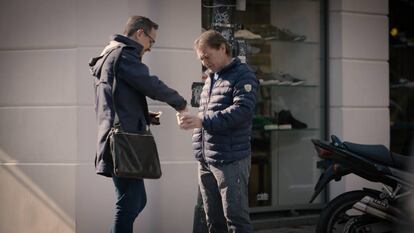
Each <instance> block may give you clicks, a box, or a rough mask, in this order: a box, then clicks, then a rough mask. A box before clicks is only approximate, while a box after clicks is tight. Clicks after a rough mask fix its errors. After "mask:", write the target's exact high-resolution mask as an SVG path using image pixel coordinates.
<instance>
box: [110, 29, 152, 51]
mask: <svg viewBox="0 0 414 233" xmlns="http://www.w3.org/2000/svg"><path fill="white" fill-rule="evenodd" d="M111 40H114V41H117V42H120V43H123V44H125V45H127V46H132V47H134V48H136V49H137V50H138V54H141V51H142V50H143V49H144V47H143V46H142V45H141V44H140V43H138V42H136V41H134V40H132V39H130V38H128V37H126V36H123V35H119V34H115V35H113V36H112V37H111Z"/></svg>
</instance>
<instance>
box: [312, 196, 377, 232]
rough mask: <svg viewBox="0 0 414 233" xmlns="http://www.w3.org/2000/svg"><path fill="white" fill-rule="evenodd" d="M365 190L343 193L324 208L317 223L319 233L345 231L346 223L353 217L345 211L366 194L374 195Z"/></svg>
mask: <svg viewBox="0 0 414 233" xmlns="http://www.w3.org/2000/svg"><path fill="white" fill-rule="evenodd" d="M372 195H373V194H372V193H368V192H367V191H364V190H357V191H351V192H346V193H343V194H341V195H339V196H337V197H336V198H334V199H333V200H332V201H330V202H329V203H328V205H327V206H326V207H325V208H323V210H322V212H321V215H320V218H319V221H318V223H317V225H316V232H318V233H338V232H343V231H344V228H345V225H346V223H347V222H348V221H349V220H350V219H351V217H350V216H348V215H347V214H346V213H345V212H346V211H347V210H349V209H351V208H352V206H353V205H354V204H355V203H356V202H358V201H359V200H361V199H362V198H363V197H365V196H372Z"/></svg>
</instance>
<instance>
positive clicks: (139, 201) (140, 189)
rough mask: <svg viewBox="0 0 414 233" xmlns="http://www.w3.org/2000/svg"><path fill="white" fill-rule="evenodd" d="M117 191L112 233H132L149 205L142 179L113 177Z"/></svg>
mask: <svg viewBox="0 0 414 233" xmlns="http://www.w3.org/2000/svg"><path fill="white" fill-rule="evenodd" d="M112 180H113V182H114V185H115V191H116V208H115V220H114V225H113V226H112V230H111V232H112V233H132V231H133V226H134V221H135V219H136V218H137V217H138V214H139V213H141V211H142V210H143V209H144V207H145V204H146V203H147V195H146V193H145V185H144V181H143V180H142V179H130V178H120V177H115V176H113V177H112Z"/></svg>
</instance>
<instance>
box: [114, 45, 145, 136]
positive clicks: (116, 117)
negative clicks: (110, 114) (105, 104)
mask: <svg viewBox="0 0 414 233" xmlns="http://www.w3.org/2000/svg"><path fill="white" fill-rule="evenodd" d="M125 46H126V45H125V44H121V45H120V46H117V47H116V48H115V49H114V50H116V49H118V48H120V51H119V52H118V54H116V57H115V60H114V65H113V74H114V79H113V82H112V106H113V107H114V111H115V118H114V123H113V127H114V128H119V126H120V121H119V117H118V114H117V110H116V104H115V91H116V87H117V75H116V71H117V69H118V63H119V58H120V57H121V54H122V50H123V48H124V47H125ZM114 50H112V51H114ZM112 51H109V53H111V52H112ZM109 53H108V55H109ZM140 100H141V104H142V106H143V108H144V116H145V120H146V122H147V129H146V130H147V131H149V126H150V123H151V119H150V117H149V111H148V104H147V99H146V98H145V96H144V97H143V98H140Z"/></svg>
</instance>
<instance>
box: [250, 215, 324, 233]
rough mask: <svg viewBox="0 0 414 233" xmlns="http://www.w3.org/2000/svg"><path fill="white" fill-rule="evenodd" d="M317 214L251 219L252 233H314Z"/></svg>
mask: <svg viewBox="0 0 414 233" xmlns="http://www.w3.org/2000/svg"><path fill="white" fill-rule="evenodd" d="M318 219H319V214H309V215H301V216H291V217H273V218H262V219H253V221H252V222H253V228H254V229H255V230H254V233H315V228H316V223H317V221H318Z"/></svg>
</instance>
